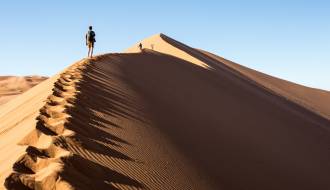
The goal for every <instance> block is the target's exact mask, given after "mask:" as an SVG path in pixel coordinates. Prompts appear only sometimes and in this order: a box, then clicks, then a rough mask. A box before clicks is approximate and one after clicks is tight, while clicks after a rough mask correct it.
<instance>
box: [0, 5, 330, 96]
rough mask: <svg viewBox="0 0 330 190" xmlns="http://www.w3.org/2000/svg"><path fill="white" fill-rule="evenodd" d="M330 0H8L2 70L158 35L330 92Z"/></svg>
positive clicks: (32, 69)
mask: <svg viewBox="0 0 330 190" xmlns="http://www.w3.org/2000/svg"><path fill="white" fill-rule="evenodd" d="M329 10H330V1H328V0H309V1H307V0H249V1H247V0H227V1H224V0H213V1H212V0H182V1H178V0H166V1H152V0H150V1H148V0H140V1H137V0H120V1H109V0H104V1H101V0H99V1H97V0H95V1H94V0H93V1H92V0H76V1H74V0H72V1H68V0H56V1H46V0H29V1H26V0H20V1H19V0H7V1H5V0H3V1H1V6H0V25H1V31H0V43H1V45H0V64H1V66H0V75H30V74H38V75H48V76H49V75H53V74H55V73H57V72H59V71H61V70H62V69H64V68H65V67H66V66H68V65H69V64H71V63H72V62H73V61H75V60H78V59H80V58H82V57H83V56H85V55H86V47H85V44H84V43H85V42H84V34H85V32H86V30H87V27H88V26H89V25H93V26H94V28H95V31H96V34H97V42H96V53H106V52H118V51H122V50H123V49H126V48H127V47H129V46H131V45H133V44H134V43H135V42H137V41H139V40H140V39H143V38H145V37H148V36H150V35H153V34H156V33H160V32H162V33H165V34H167V35H169V36H171V37H173V38H175V39H177V40H179V41H181V42H183V43H186V44H188V45H190V46H193V47H197V48H201V49H205V50H208V51H211V52H213V53H216V54H218V55H220V56H223V57H225V58H227V59H231V60H233V61H235V62H238V63H240V64H242V65H245V66H248V67H251V68H254V69H257V70H260V71H263V72H265V73H268V74H271V75H274V76H277V77H281V78H284V79H287V80H291V81H294V82H297V83H300V84H304V85H307V86H312V87H318V88H323V89H327V90H330V73H329V72H330V11H329Z"/></svg>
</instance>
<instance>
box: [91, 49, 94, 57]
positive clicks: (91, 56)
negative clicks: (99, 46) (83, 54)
mask: <svg viewBox="0 0 330 190" xmlns="http://www.w3.org/2000/svg"><path fill="white" fill-rule="evenodd" d="M93 51H94V46H92V48H91V58H92V57H93Z"/></svg>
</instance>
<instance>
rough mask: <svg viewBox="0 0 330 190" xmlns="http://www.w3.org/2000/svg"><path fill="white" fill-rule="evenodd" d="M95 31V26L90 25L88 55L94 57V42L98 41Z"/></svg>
mask: <svg viewBox="0 0 330 190" xmlns="http://www.w3.org/2000/svg"><path fill="white" fill-rule="evenodd" d="M95 36H96V35H95V32H94V31H93V27H92V26H89V30H88V32H87V34H86V46H87V47H88V57H89V58H92V57H93V50H94V43H95V42H96V40H95Z"/></svg>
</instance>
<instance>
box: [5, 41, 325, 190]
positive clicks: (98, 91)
mask: <svg viewBox="0 0 330 190" xmlns="http://www.w3.org/2000/svg"><path fill="white" fill-rule="evenodd" d="M143 44H144V47H146V48H148V49H144V51H143V52H139V50H138V48H137V46H136V45H135V46H133V47H132V48H129V49H128V50H127V51H126V53H121V54H107V55H101V56H98V57H97V58H95V59H93V60H83V61H80V62H77V63H75V64H73V65H72V66H71V67H70V68H68V69H66V70H65V71H64V72H62V73H60V74H59V75H56V76H54V77H52V78H50V79H48V80H46V81H45V82H43V83H41V84H40V85H38V86H36V87H35V88H33V89H32V90H30V91H28V92H27V93H25V94H24V95H22V96H20V97H18V98H17V99H15V101H11V102H9V103H8V104H6V105H4V107H0V114H1V115H0V123H1V126H0V130H1V133H0V140H1V141H0V154H1V155H2V156H0V159H1V167H0V174H1V177H0V182H1V184H3V185H4V186H3V187H4V188H6V189H217V190H218V189H229V190H231V189H232V190H236V189H244V190H245V189H251V190H252V189H253V190H256V189H257V190H258V189H260V190H264V189H267V190H272V189H274V190H278V189H290V190H291V189H306V190H307V189H308V190H310V189H329V188H330V181H329V179H328V176H330V165H329V158H330V152H329V145H330V138H329V137H330V133H329V127H330V121H329V115H330V112H329V109H328V107H327V106H326V105H324V104H326V103H327V102H328V100H329V92H327V91H322V90H317V89H311V88H307V87H303V86H300V85H297V84H293V83H290V82H287V81H283V80H280V79H277V78H274V77H271V76H268V75H265V74H262V73H259V72H257V71H254V70H250V69H248V68H245V67H243V66H240V65H237V64H235V63H232V62H230V61H227V60H225V59H223V58H221V57H218V56H216V55H213V54H210V53H208V52H205V51H202V50H197V49H193V48H190V47H188V46H186V45H184V44H182V43H180V42H178V41H175V40H173V39H171V38H169V37H167V36H165V35H155V36H153V37H151V38H148V39H146V40H144V41H143ZM151 45H152V46H151ZM149 47H150V48H149ZM151 47H152V49H153V50H151ZM34 104H35V105H34ZM17 113H19V114H17Z"/></svg>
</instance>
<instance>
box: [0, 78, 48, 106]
mask: <svg viewBox="0 0 330 190" xmlns="http://www.w3.org/2000/svg"><path fill="white" fill-rule="evenodd" d="M46 79H47V78H46V77H41V76H26V77H14V76H0V105H1V104H4V103H6V102H8V101H9V100H11V99H13V98H14V97H16V96H17V95H19V94H22V93H24V92H26V91H27V90H29V89H30V88H32V87H34V86H35V85H37V84H39V83H40V82H42V81H44V80H46Z"/></svg>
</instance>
